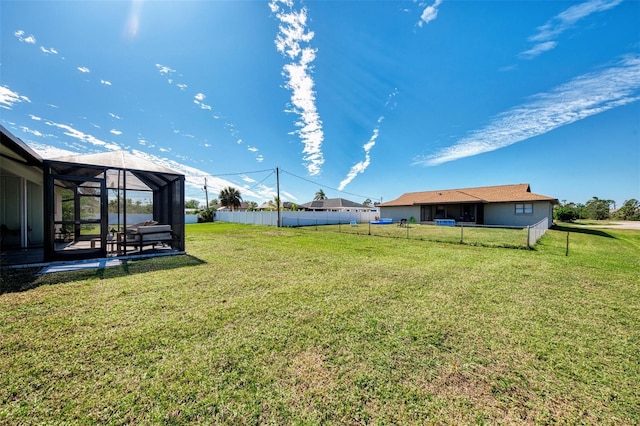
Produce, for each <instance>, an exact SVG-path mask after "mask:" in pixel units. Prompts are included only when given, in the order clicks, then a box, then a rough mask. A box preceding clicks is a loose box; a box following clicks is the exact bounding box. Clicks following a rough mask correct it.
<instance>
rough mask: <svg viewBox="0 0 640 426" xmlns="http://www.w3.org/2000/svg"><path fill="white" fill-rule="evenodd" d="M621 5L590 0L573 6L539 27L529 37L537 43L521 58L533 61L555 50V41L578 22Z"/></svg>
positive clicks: (615, 0) (608, 0)
mask: <svg viewBox="0 0 640 426" xmlns="http://www.w3.org/2000/svg"><path fill="white" fill-rule="evenodd" d="M620 3H622V0H588V1H586V2H584V3H580V4H576V5H574V6H571V7H570V8H568V9H566V10H564V11H562V12H560V13H559V14H557V15H556V16H554V17H553V18H551V19H550V20H549V21H548V22H547V23H546V24H544V25H542V26H540V27H538V28H537V29H538V32H537V33H536V34H534V35H532V36H531V37H529V41H531V42H534V43H535V44H534V46H533V47H532V48H530V49H527V50H525V51H523V52H521V53H520V54H519V56H520V57H521V58H524V59H532V58H535V57H536V56H538V55H540V54H541V53H544V52H547V51H549V50H551V49H553V48H555V47H556V46H557V45H558V43H557V42H555V41H554V39H556V38H557V37H558V36H559V35H560V34H562V33H563V32H565V31H566V30H568V29H569V28H571V26H573V25H574V24H575V23H576V22H578V21H579V20H581V19H583V18H585V17H587V16H589V15H591V14H593V13H597V12H604V11H606V10H609V9H611V8H614V7H616V6H617V5H619V4H620Z"/></svg>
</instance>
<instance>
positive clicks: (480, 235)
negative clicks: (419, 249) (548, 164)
mask: <svg viewBox="0 0 640 426" xmlns="http://www.w3.org/2000/svg"><path fill="white" fill-rule="evenodd" d="M300 229H301V230H306V231H316V232H330V233H336V232H339V233H347V234H358V235H367V236H372V237H387V238H404V239H417V240H424V241H434V242H441V243H456V244H458V243H460V241H462V242H463V243H464V244H470V245H478V246H485V247H506V248H523V249H524V248H527V229H526V228H519V229H518V228H488V227H486V228H485V227H474V226H466V227H460V226H434V225H421V224H414V223H411V224H408V225H406V226H398V225H397V224H392V225H370V224H368V223H359V224H357V225H356V226H351V225H350V224H348V223H347V224H340V225H324V226H305V227H301V228H300Z"/></svg>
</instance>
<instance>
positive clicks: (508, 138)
mask: <svg viewBox="0 0 640 426" xmlns="http://www.w3.org/2000/svg"><path fill="white" fill-rule="evenodd" d="M638 100H640V55H638V54H634V55H629V56H626V57H624V58H622V59H621V60H620V61H618V62H617V63H616V64H615V65H614V66H611V67H609V68H605V69H603V70H600V71H597V72H593V73H589V74H584V75H581V76H579V77H577V78H575V79H573V80H571V81H569V82H568V83H565V84H563V85H561V86H558V87H556V88H555V89H553V90H552V91H550V92H548V93H540V94H538V95H536V96H534V97H533V98H532V101H531V102H528V103H525V104H523V105H520V106H517V107H515V108H512V109H510V110H508V111H506V112H504V113H501V114H499V115H498V116H496V117H495V118H494V119H493V120H492V121H491V122H490V123H489V124H488V125H487V126H486V127H484V128H482V129H480V130H477V131H474V132H472V133H471V134H469V136H466V137H464V138H462V139H461V140H459V141H458V142H457V143H456V144H454V145H452V146H450V147H447V148H444V149H442V150H440V151H439V152H437V153H435V154H434V155H431V156H426V157H424V156H422V157H417V158H415V163H414V164H422V165H427V166H435V165H438V164H442V163H446V162H448V161H454V160H459V159H461V158H465V157H470V156H473V155H478V154H482V153H485V152H490V151H494V150H497V149H500V148H504V147H506V146H509V145H512V144H514V143H517V142H522V141H524V140H527V139H530V138H532V137H535V136H539V135H542V134H544V133H547V132H549V131H551V130H553V129H556V128H558V127H561V126H566V125H568V124H571V123H574V122H576V121H578V120H582V119H584V118H587V117H590V116H592V115H595V114H599V113H601V112H604V111H608V110H610V109H612V108H616V107H619V106H623V105H627V104H629V103H632V102H636V101H638Z"/></svg>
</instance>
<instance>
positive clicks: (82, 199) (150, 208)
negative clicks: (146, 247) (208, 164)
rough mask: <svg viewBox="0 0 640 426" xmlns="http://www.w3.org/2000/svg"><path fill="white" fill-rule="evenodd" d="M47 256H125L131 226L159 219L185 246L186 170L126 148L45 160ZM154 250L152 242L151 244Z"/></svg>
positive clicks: (167, 244)
mask: <svg viewBox="0 0 640 426" xmlns="http://www.w3.org/2000/svg"><path fill="white" fill-rule="evenodd" d="M43 171H44V179H43V182H44V192H45V194H44V212H45V215H44V216H45V217H44V229H45V232H44V255H45V259H46V260H64V259H82V258H95V257H107V256H119V255H127V254H129V253H131V252H134V251H135V250H142V247H139V248H135V247H133V246H132V245H128V244H126V232H127V230H128V229H131V226H132V225H140V224H162V225H165V226H168V227H169V228H167V229H170V230H171V233H172V235H173V237H172V238H171V240H170V241H163V242H162V244H160V243H161V242H158V243H159V246H158V248H160V246H162V247H163V248H167V249H170V250H178V251H183V250H184V175H181V174H179V173H177V172H175V171H173V170H170V169H167V168H164V167H162V166H158V165H156V164H153V163H151V162H148V161H146V160H143V159H141V158H138V157H136V156H134V155H132V154H129V153H128V152H124V151H116V152H106V153H99V154H89V155H82V156H69V157H62V158H56V159H54V160H43ZM152 248H153V249H155V248H156V247H155V244H152Z"/></svg>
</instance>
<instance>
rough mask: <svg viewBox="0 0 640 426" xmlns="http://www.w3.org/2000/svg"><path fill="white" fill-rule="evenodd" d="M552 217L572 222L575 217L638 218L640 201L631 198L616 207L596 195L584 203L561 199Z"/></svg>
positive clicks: (639, 215)
mask: <svg viewBox="0 0 640 426" xmlns="http://www.w3.org/2000/svg"><path fill="white" fill-rule="evenodd" d="M553 217H554V219H556V220H559V221H561V222H572V221H574V220H576V219H593V220H606V219H618V220H640V202H639V201H638V200H636V199H635V198H632V199H630V200H626V201H625V202H624V203H622V206H620V208H616V203H615V201H613V200H606V199H601V198H598V197H593V198H591V199H590V200H589V201H587V202H586V203H584V204H581V203H574V202H567V201H566V200H562V201H561V202H560V204H559V205H558V206H556V208H555V209H554V211H553Z"/></svg>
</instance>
